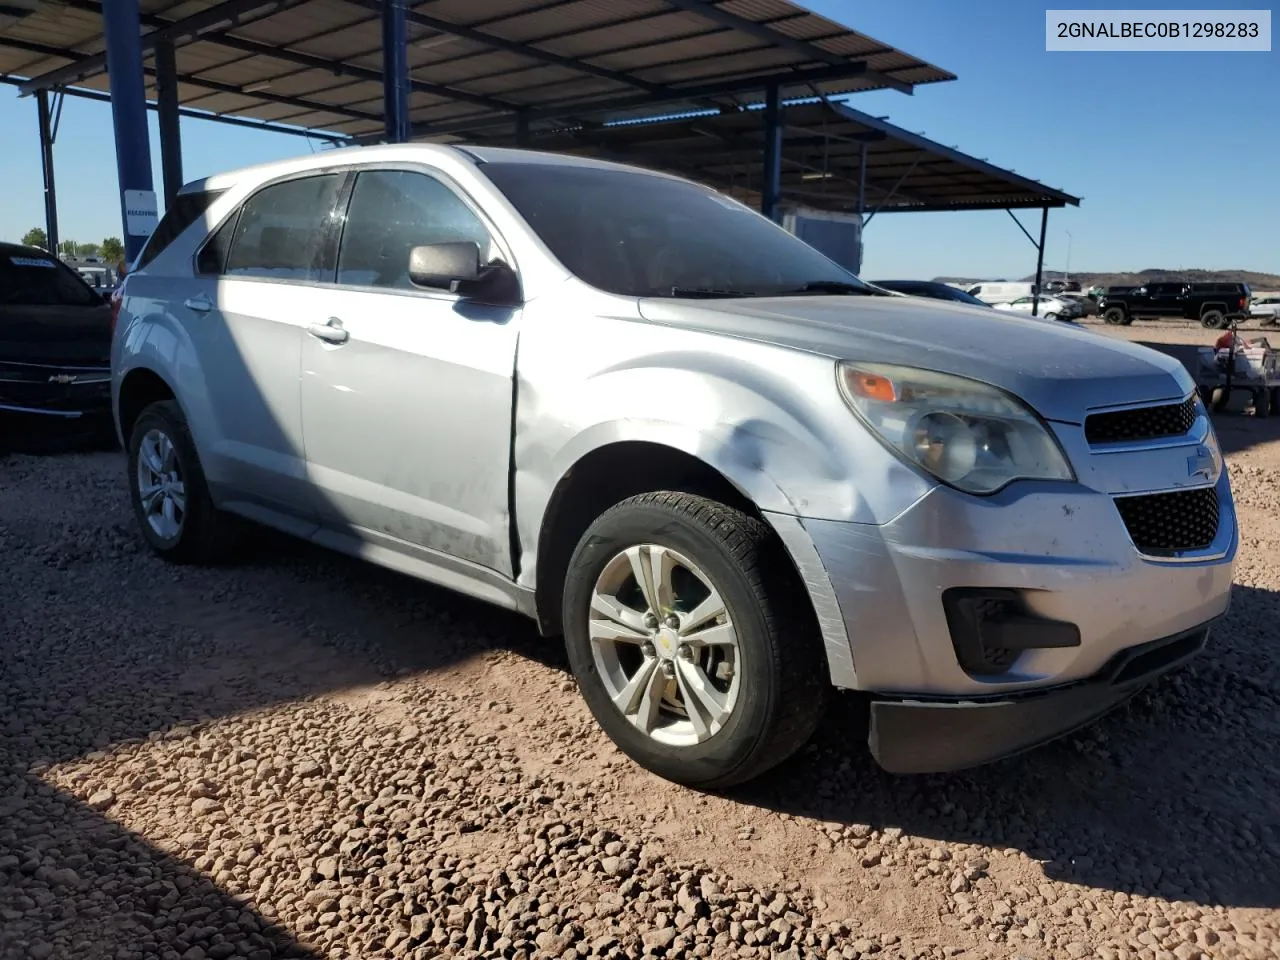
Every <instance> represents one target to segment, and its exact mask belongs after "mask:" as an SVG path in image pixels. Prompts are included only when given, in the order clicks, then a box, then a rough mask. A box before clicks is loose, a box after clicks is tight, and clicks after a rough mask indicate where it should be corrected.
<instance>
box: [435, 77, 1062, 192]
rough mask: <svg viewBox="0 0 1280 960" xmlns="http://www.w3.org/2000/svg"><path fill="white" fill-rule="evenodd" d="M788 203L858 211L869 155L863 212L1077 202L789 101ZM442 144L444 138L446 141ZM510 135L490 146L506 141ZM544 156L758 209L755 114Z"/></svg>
mask: <svg viewBox="0 0 1280 960" xmlns="http://www.w3.org/2000/svg"><path fill="white" fill-rule="evenodd" d="M782 116H783V122H784V125H785V134H784V139H783V147H782V158H783V159H782V192H783V199H784V201H785V202H789V203H793V204H796V205H799V206H808V207H812V208H815V209H819V210H829V211H836V212H851V211H854V210H856V209H857V207H858V190H859V178H860V172H861V168H862V154H863V150H864V149H865V150H866V192H865V195H864V200H865V207H864V209H865V211H866V212H868V213H869V212H871V211H873V210H879V211H883V212H890V211H908V210H916V211H924V210H992V209H1016V208H1029V207H1045V206H1049V207H1061V206H1066V205H1068V204H1070V205H1072V206H1077V205H1079V203H1080V200H1079V198H1078V197H1074V196H1072V195H1071V194H1068V193H1065V192H1064V191H1062V190H1058V189H1056V188H1054V187H1048V186H1045V185H1044V184H1042V183H1039V182H1037V181H1035V180H1031V179H1029V178H1027V177H1023V176H1021V175H1020V174H1017V173H1014V172H1013V171H1011V170H1003V169H1001V168H999V167H996V166H994V165H993V164H991V163H988V162H987V161H985V160H980V159H978V158H977V157H973V156H970V155H968V154H965V153H961V152H960V151H959V150H957V149H955V148H954V147H947V146H944V145H943V144H941V143H937V142H935V141H932V140H929V139H928V138H926V137H924V136H922V135H920V134H917V133H912V132H910V131H909V130H904V129H902V128H901V127H897V126H894V125H893V124H890V123H886V122H885V121H883V120H880V119H879V118H877V117H872V116H870V115H868V114H865V113H862V112H861V111H858V110H854V109H852V108H850V107H849V106H847V105H845V104H842V103H827V102H810V103H801V104H791V105H788V106H786V107H785V109H784V110H783V113H782ZM440 139H442V140H444V139H446V138H443V137H442V138H440ZM513 142H514V141H513V139H512V138H510V137H502V138H498V139H491V140H488V141H486V143H488V144H490V145H510V144H511V143H513ZM531 146H532V147H535V148H537V149H540V150H549V151H553V152H559V153H573V154H579V155H582V156H590V157H596V158H599V159H607V160H616V161H620V162H623V163H632V164H636V165H638V166H645V167H650V168H654V169H659V170H665V171H668V172H670V173H675V174H679V175H681V176H685V177H689V178H690V179H694V180H700V181H702V182H704V183H708V184H710V185H712V186H714V187H717V188H718V189H721V190H724V191H726V192H728V193H731V194H733V195H734V196H736V197H738V198H739V199H740V200H742V201H743V202H745V203H748V204H750V205H751V206H759V202H760V185H761V180H762V177H763V171H762V168H761V163H760V157H761V154H762V153H763V151H764V123H763V117H762V116H761V112H760V111H759V110H743V111H737V112H734V113H723V114H718V115H717V114H709V115H704V116H696V117H685V118H681V119H676V120H664V121H658V122H649V123H632V124H623V125H618V126H606V127H590V128H579V129H573V130H571V129H567V128H566V129H562V130H560V131H557V132H554V133H547V134H543V135H541V136H538V137H536V138H535V139H534V141H533V143H532V144H531Z"/></svg>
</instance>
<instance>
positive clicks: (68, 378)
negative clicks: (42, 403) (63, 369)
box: [49, 373, 76, 383]
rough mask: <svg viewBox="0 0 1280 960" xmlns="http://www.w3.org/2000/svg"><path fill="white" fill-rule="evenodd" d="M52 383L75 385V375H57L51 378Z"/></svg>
mask: <svg viewBox="0 0 1280 960" xmlns="http://www.w3.org/2000/svg"><path fill="white" fill-rule="evenodd" d="M49 382H50V383H75V382H76V377H75V374H73V373H55V374H54V375H53V376H51V377H50V378H49Z"/></svg>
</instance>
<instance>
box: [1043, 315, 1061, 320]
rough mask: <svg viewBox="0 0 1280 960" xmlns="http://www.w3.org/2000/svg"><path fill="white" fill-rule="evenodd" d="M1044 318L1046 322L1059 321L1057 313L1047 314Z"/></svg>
mask: <svg viewBox="0 0 1280 960" xmlns="http://www.w3.org/2000/svg"><path fill="white" fill-rule="evenodd" d="M1044 318H1045V319H1046V320H1057V319H1058V315H1057V314H1056V313H1046V314H1045V315H1044Z"/></svg>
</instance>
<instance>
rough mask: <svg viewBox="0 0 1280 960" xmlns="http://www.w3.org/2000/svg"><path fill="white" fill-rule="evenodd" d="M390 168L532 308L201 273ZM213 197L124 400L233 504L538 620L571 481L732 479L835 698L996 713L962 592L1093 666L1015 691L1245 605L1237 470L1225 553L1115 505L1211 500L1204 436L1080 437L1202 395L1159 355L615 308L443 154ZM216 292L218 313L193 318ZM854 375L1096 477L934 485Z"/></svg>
mask: <svg viewBox="0 0 1280 960" xmlns="http://www.w3.org/2000/svg"><path fill="white" fill-rule="evenodd" d="M475 153H477V154H478V155H480V157H481V158H482V159H486V158H487V159H503V160H506V161H517V162H518V161H520V160H522V159H525V160H529V159H532V160H536V161H537V162H543V163H564V164H594V163H597V161H588V160H582V159H578V158H566V157H557V156H552V155H545V154H535V153H527V152H521V151H504V150H495V149H486V148H477V149H475ZM379 164H394V165H396V166H398V167H401V168H403V167H404V166H406V165H408V166H410V167H413V168H417V169H421V170H422V171H423V172H428V173H431V174H433V175H436V176H438V177H441V178H443V179H444V180H445V181H446V182H448V183H450V184H452V185H453V187H454V189H456V190H457V191H458V192H459V193H460V195H462V196H463V197H464V199H465V200H467V201H468V202H469V203H470V204H471V205H472V207H473V209H475V210H477V211H478V212H480V213H481V214H482V215H483V217H484V218H485V219H487V221H488V222H489V224H490V226H491V228H492V230H493V231H494V233H495V234H496V235H497V236H496V239H497V242H498V243H499V245H500V246H501V247H503V248H505V250H506V252H507V255H508V257H509V260H510V262H511V264H512V265H513V266H514V267H515V268H516V270H517V271H518V273H519V276H520V282H521V286H522V290H523V295H524V302H523V304H522V305H521V306H520V307H518V308H514V309H508V310H495V309H493V308H475V307H474V305H472V304H467V303H464V302H460V301H459V300H458V298H457V297H455V296H453V295H449V294H444V293H441V292H438V291H437V292H428V291H396V292H389V291H385V290H383V291H372V290H369V289H359V288H338V287H335V286H333V285H328V284H301V283H293V282H286V281H281V280H274V279H247V278H246V279H234V280H232V279H226V278H222V279H212V278H201V277H197V276H195V275H194V271H193V268H192V259H193V257H194V254H195V253H196V251H197V249H198V247H199V245H200V244H201V243H202V241H203V240H204V238H205V237H206V236H207V235H208V234H209V233H210V232H211V231H212V230H213V229H214V228H216V226H217V225H218V224H219V223H220V222H221V221H222V220H223V219H224V218H225V217H226V216H227V215H228V214H230V213H231V212H232V211H233V210H235V209H236V208H237V207H238V205H239V204H240V203H241V201H242V200H243V199H244V198H245V197H246V196H247V195H248V194H249V193H251V192H252V191H253V190H255V189H257V188H258V187H259V186H261V185H262V184H264V183H266V182H267V181H270V180H273V179H276V178H278V177H282V176H287V175H291V174H298V173H305V172H308V171H315V170H318V169H324V168H331V169H343V168H356V167H361V166H369V165H379ZM635 175H637V176H661V174H655V173H650V172H643V173H641V172H636V174H635ZM204 188H217V189H225V191H226V192H225V193H224V194H223V195H222V196H221V197H219V198H218V199H217V200H216V201H215V202H214V203H213V205H212V206H211V207H210V209H209V210H208V212H207V213H206V215H205V216H204V217H203V218H202V219H201V221H199V222H198V223H197V224H195V225H194V226H193V227H192V228H191V229H189V230H187V231H186V232H184V233H183V234H182V235H181V236H180V237H178V238H177V239H176V240H175V241H174V242H173V243H172V244H171V245H170V246H169V247H168V248H167V249H166V250H165V251H164V252H163V253H161V254H160V256H158V257H157V258H156V259H155V260H153V261H152V262H151V263H149V264H148V265H147V266H146V267H145V268H143V269H141V270H140V271H138V272H136V273H135V274H134V275H132V276H131V277H130V278H129V280H128V282H127V285H126V295H125V298H124V304H123V307H122V309H121V312H120V319H119V326H118V329H117V333H116V337H115V340H114V344H113V349H112V368H113V381H112V390H113V397H114V399H115V400H116V401H117V404H118V400H119V396H120V391H121V387H122V384H124V383H125V381H126V379H127V378H129V377H130V376H131V375H133V374H134V373H135V372H136V371H139V370H146V371H150V372H151V373H154V374H156V375H158V376H159V377H161V378H162V379H163V380H164V381H165V382H166V383H168V384H169V385H170V387H171V388H172V389H173V391H174V392H175V394H176V396H177V399H178V402H179V404H180V405H181V407H182V409H183V411H184V412H185V414H186V417H187V419H188V421H189V425H190V429H191V434H192V436H193V438H194V440H195V443H196V447H197V449H198V450H199V453H200V456H201V459H202V462H203V465H204V469H205V471H206V473H207V475H208V479H209V484H210V489H211V492H212V494H213V496H214V498H215V500H216V502H217V503H218V504H219V505H220V506H221V507H223V508H225V509H228V510H232V511H234V512H237V513H240V514H243V515H245V516H248V517H251V518H253V519H255V520H258V521H260V522H264V523H268V524H271V525H274V526H277V527H279V528H281V529H285V530H287V531H288V532H290V533H293V534H295V535H297V536H301V537H305V538H309V539H312V540H313V541H315V542H317V543H321V544H324V545H325V546H328V547H332V548H334V549H339V550H343V551H345V552H348V553H351V554H353V555H356V556H361V557H364V558H366V559H368V560H370V561H372V562H375V563H380V564H383V565H386V566H390V567H394V568H396V569H399V570H402V571H404V572H406V573H409V574H412V575H414V576H418V577H421V578H423V579H426V580H430V581H432V582H435V583H440V584H443V585H446V586H448V587H450V588H453V589H457V590H461V591H463V592H467V593H470V594H473V595H475V596H479V597H482V598H483V599H485V600H488V601H490V602H493V603H497V604H500V605H502V606H506V607H509V608H512V609H517V610H520V611H522V612H524V613H527V614H533V613H534V612H535V609H534V601H533V587H534V585H535V583H536V582H537V579H536V573H537V563H538V557H539V553H540V548H541V547H542V543H541V542H540V541H541V537H542V527H543V519H544V517H545V515H546V512H547V507H548V504H549V503H550V502H551V499H552V496H553V494H554V492H555V490H556V488H557V486H558V485H559V484H560V483H561V482H562V481H563V480H564V478H565V477H566V476H568V475H569V474H570V472H571V471H572V470H573V469H574V467H575V465H580V464H581V463H582V460H583V458H584V457H586V456H588V455H589V454H591V453H593V452H595V451H599V450H600V449H601V448H603V447H605V446H607V445H609V444H614V443H621V442H626V441H637V440H639V441H646V442H649V443H655V444H661V445H664V446H667V447H670V448H672V449H675V450H679V451H683V452H684V453H686V454H689V455H691V456H693V457H696V458H698V459H699V460H701V461H702V462H703V463H705V464H707V465H708V466H710V467H712V468H714V469H715V470H717V471H719V473H720V474H721V475H723V476H724V477H725V479H726V480H727V481H728V482H729V483H730V484H732V485H733V486H734V487H735V488H736V489H737V490H738V491H740V492H741V493H742V494H743V495H745V496H746V497H748V498H749V499H750V500H751V501H752V502H753V503H754V504H755V505H756V506H757V507H758V508H759V509H760V510H761V511H762V513H763V515H764V516H765V517H766V518H767V519H768V521H769V522H770V523H771V524H772V526H773V528H774V529H775V530H776V531H777V533H778V535H779V537H780V539H781V541H782V543H783V544H784V547H785V549H786V550H787V551H788V553H789V554H790V556H791V558H792V560H793V561H794V563H795V565H796V567H797V569H798V571H799V572H800V576H801V578H802V580H803V582H804V583H805V585H806V588H807V590H808V592H809V596H810V599H811V601H812V603H813V605H814V609H815V612H816V614H817V619H818V623H819V626H820V629H821V631H822V635H823V639H824V646H825V650H826V652H827V659H828V664H829V668H830V673H831V678H832V681H833V683H835V684H836V685H838V686H842V687H856V688H862V689H870V690H880V691H897V692H915V693H922V694H924V693H950V694H955V695H965V694H972V693H984V692H990V688H991V686H992V684H991V683H989V682H984V681H980V680H975V679H973V678H971V677H969V676H968V675H966V674H965V673H964V672H963V671H962V670H961V669H960V668H959V666H958V665H957V663H956V659H955V655H954V653H953V652H952V650H951V648H950V640H949V636H948V633H947V630H946V626H945V623H944V621H943V615H942V606H941V601H940V593H941V590H942V589H944V588H945V587H947V586H950V585H968V586H981V585H991V586H1002V587H1017V588H1021V589H1023V590H1026V591H1029V596H1030V597H1031V603H1032V605H1033V607H1034V608H1035V609H1037V610H1040V611H1041V612H1044V613H1046V614H1050V615H1054V616H1061V617H1064V618H1066V619H1070V620H1073V621H1074V622H1077V623H1078V624H1079V625H1080V628H1081V632H1082V635H1083V637H1084V643H1083V645H1082V646H1081V647H1079V648H1075V649H1070V650H1049V651H1039V652H1030V653H1027V654H1024V655H1023V657H1022V659H1021V660H1020V661H1019V662H1018V663H1017V664H1016V669H1015V670H1014V671H1013V672H1012V674H1011V675H1010V676H1009V677H1007V678H1004V679H1003V680H1002V681H1001V683H1000V685H1001V687H1002V688H1003V687H1010V686H1012V687H1018V686H1036V685H1042V684H1049V683H1054V682H1060V681H1063V680H1068V679H1072V678H1074V677H1079V676H1084V675H1086V674H1087V673H1088V672H1090V671H1092V670H1095V669H1097V667H1098V666H1100V665H1101V664H1102V663H1103V662H1104V661H1105V660H1106V659H1107V657H1109V656H1110V655H1111V654H1112V653H1114V652H1115V651H1116V650H1118V649H1120V648H1121V647H1123V646H1127V645H1131V644H1135V643H1139V642H1142V641H1144V640H1148V639H1152V638H1154V637H1158V636H1165V635H1168V634H1171V633H1174V632H1176V631H1177V630H1179V629H1181V628H1183V627H1186V626H1190V625H1192V624H1194V623H1197V622H1199V621H1200V620H1204V619H1208V618H1210V617H1212V616H1214V615H1216V614H1217V613H1220V612H1221V611H1222V610H1224V609H1225V607H1226V604H1227V600H1228V596H1229V590H1230V583H1231V573H1232V563H1233V560H1234V555H1235V545H1236V540H1237V532H1236V526H1235V515H1234V510H1233V508H1232V503H1231V493H1230V488H1229V482H1228V479H1227V474H1226V472H1225V470H1223V469H1222V468H1221V458H1220V457H1218V467H1217V468H1216V474H1215V475H1214V476H1213V477H1212V479H1213V481H1214V482H1215V483H1216V484H1217V487H1218V490H1219V493H1220V495H1221V497H1222V501H1223V521H1222V525H1221V533H1220V537H1219V541H1220V542H1219V543H1217V544H1215V545H1214V548H1213V549H1211V550H1209V551H1205V552H1204V555H1203V556H1192V557H1185V558H1179V559H1181V561H1182V562H1165V561H1156V560H1151V559H1147V558H1143V557H1141V556H1139V555H1138V553H1137V551H1136V550H1135V549H1134V547H1133V545H1132V543H1131V542H1130V541H1129V539H1128V536H1127V535H1126V533H1125V530H1124V527H1123V524H1122V523H1121V521H1120V519H1119V516H1118V514H1117V512H1116V509H1115V506H1114V504H1113V502H1112V498H1113V497H1114V496H1116V495H1123V494H1127V493H1136V492H1140V491H1148V490H1171V489H1180V488H1186V487H1192V486H1198V485H1203V484H1204V483H1205V478H1204V477H1203V476H1199V475H1196V473H1195V471H1192V470H1189V469H1188V458H1189V457H1196V458H1201V454H1200V453H1199V452H1198V451H1199V450H1200V447H1201V445H1210V446H1211V447H1212V444H1213V443H1214V441H1213V434H1212V427H1211V425H1210V424H1209V421H1208V418H1207V417H1206V416H1204V415H1203V413H1202V414H1201V416H1200V417H1199V419H1198V420H1197V422H1196V424H1195V426H1194V427H1193V430H1192V433H1191V434H1190V435H1189V436H1188V437H1184V438H1179V440H1178V441H1177V442H1153V443H1145V444H1137V445H1133V446H1132V447H1131V448H1126V449H1115V450H1103V449H1098V448H1091V447H1090V446H1089V444H1087V443H1086V441H1085V440H1084V434H1083V428H1082V424H1083V422H1084V419H1085V417H1086V416H1087V414H1088V413H1090V412H1095V411H1100V410H1105V409H1116V408H1123V407H1125V406H1137V405H1145V404H1153V403H1161V402H1177V401H1179V400H1181V399H1182V398H1184V397H1185V396H1187V395H1188V393H1189V392H1190V391H1191V390H1193V389H1194V384H1193V383H1192V381H1191V378H1190V377H1189V375H1188V374H1187V372H1186V371H1185V370H1184V369H1183V367H1182V366H1181V365H1180V364H1179V363H1178V362H1177V361H1175V360H1173V359H1171V358H1169V357H1166V356H1164V355H1163V354H1160V353H1157V352H1155V351H1153V350H1149V349H1147V348H1144V347H1140V346H1136V345H1133V344H1127V343H1121V342H1118V341H1114V340H1108V339H1105V338H1102V337H1099V336H1096V335H1094V334H1092V333H1089V332H1087V331H1082V330H1077V329H1072V328H1071V327H1070V326H1069V325H1065V324H1043V323H1033V322H1029V321H1027V320H1026V319H1025V318H1021V317H1017V316H1013V315H1009V314H1004V313H1000V312H997V311H991V310H986V309H982V308H976V307H967V306H963V305H955V304H946V303H943V302H941V301H926V300H920V299H916V298H905V297H885V298H863V297H841V296H806V297H792V298H769V299H752V300H720V301H679V300H660V299H644V300H638V299H635V298H628V297H621V296H615V295H612V294H608V293H604V292H601V291H599V290H596V289H594V288H592V287H590V286H588V285H587V284H586V283H584V282H582V281H581V280H579V279H578V278H576V277H575V276H573V275H572V274H570V273H569V272H568V271H567V270H566V269H565V268H564V267H563V266H562V265H561V264H560V263H559V262H558V261H557V260H556V259H555V258H554V257H553V256H552V255H551V253H550V252H549V250H548V249H547V247H546V246H545V244H543V242H542V241H541V240H540V239H539V237H538V236H537V235H536V233H535V232H534V231H533V230H532V229H531V228H530V227H529V225H528V224H527V223H526V222H525V221H524V220H523V219H522V218H521V217H520V215H519V214H518V213H517V212H516V211H515V210H514V209H513V208H512V206H511V205H510V203H509V202H508V201H507V200H506V198H505V197H504V196H503V195H502V194H501V193H500V192H499V191H498V190H497V189H496V188H495V187H494V186H493V184H492V183H491V182H490V181H489V180H488V179H487V178H486V177H485V176H484V173H483V165H482V164H477V163H476V162H475V161H474V160H473V159H472V158H471V157H469V156H468V155H467V154H465V153H463V152H461V151H459V150H457V149H454V148H451V147H445V146H439V145H426V144H411V145H387V146H379V147H367V148H360V149H352V150H336V151H330V152H326V153H323V154H319V155H316V156H308V157H302V158H299V159H296V160H290V161H286V162H283V163H277V164H268V165H264V166H261V167H256V168H250V169H247V170H241V171H236V172H234V173H229V174H223V175H219V176H216V177H211V178H207V179H206V180H204V181H200V182H197V183H195V184H191V185H189V186H188V188H187V189H189V190H191V189H204ZM726 241H727V242H731V238H726ZM200 296H203V297H204V298H206V299H208V300H209V301H210V303H211V304H212V307H213V309H211V310H208V311H198V310H193V309H191V308H189V307H188V306H187V305H186V304H187V303H188V302H190V301H192V300H193V298H197V297H200ZM331 318H337V319H338V322H340V323H341V325H342V328H343V330H345V331H346V332H347V333H348V334H349V336H348V338H347V339H346V340H345V341H344V342H342V343H333V342H331V340H332V339H333V338H325V339H320V338H319V337H318V336H317V335H314V334H309V332H308V331H309V330H311V329H312V328H313V327H315V326H316V325H326V324H330V321H331ZM841 358H855V359H860V360H864V361H876V362H887V363H900V364H909V365H916V366H921V367H926V368H929V369H933V370H937V371H941V372H945V373H952V374H958V375H962V376H968V377H971V378H974V379H978V380H981V381H984V382H987V383H991V384H994V385H996V386H998V387H1001V388H1003V389H1005V390H1007V391H1009V392H1011V393H1013V394H1014V395H1016V396H1018V397H1020V398H1021V399H1023V400H1024V401H1025V402H1027V403H1028V404H1029V405H1030V406H1032V407H1033V408H1034V409H1035V410H1036V412H1037V413H1038V414H1039V415H1040V416H1041V417H1043V418H1044V419H1045V420H1046V421H1049V422H1050V423H1049V425H1050V429H1051V430H1052V432H1053V433H1054V435H1055V436H1056V437H1057V439H1058V442H1059V443H1060V444H1061V446H1062V448H1063V450H1064V451H1065V453H1066V455H1067V457H1068V459H1069V461H1070V463H1071V466H1072V468H1073V470H1074V471H1075V474H1076V477H1077V482H1075V483H1043V482H1042V483H1029V482H1020V483H1015V484H1013V485H1011V486H1009V487H1008V488H1006V489H1005V490H1003V491H1001V492H1000V493H998V494H996V495H994V496H991V497H974V496H969V495H965V494H961V493H958V492H956V491H954V490H952V489H950V488H947V487H943V486H940V485H938V484H937V483H936V482H935V481H934V480H933V479H931V478H929V477H927V476H926V475H924V474H923V473H922V472H920V471H918V470H916V469H914V468H912V467H909V466H907V465H906V464H904V463H903V461H902V460H900V459H899V458H898V457H897V456H895V455H893V454H891V453H890V452H889V451H888V449H887V448H886V446H885V445H884V444H883V443H881V442H880V441H879V440H878V439H877V438H876V437H874V436H872V435H871V434H870V433H869V432H868V431H867V430H866V429H865V428H863V427H862V426H861V425H860V423H859V421H858V420H857V419H856V418H855V417H854V416H853V414H852V413H851V412H850V411H849V409H848V407H847V406H846V405H845V403H844V402H843V400H842V399H841V397H840V395H839V393H838V391H837V387H836V380H835V361H836V360H837V359H841ZM513 403H514V409H513V407H512V404H513ZM117 415H118V409H117ZM513 425H514V435H513V434H512V427H513ZM1197 462H1200V460H1199V459H1198V460H1197ZM513 541H514V542H515V544H516V545H517V547H518V551H519V552H518V558H517V556H516V555H513V551H512V544H513ZM557 602H558V601H557Z"/></svg>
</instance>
